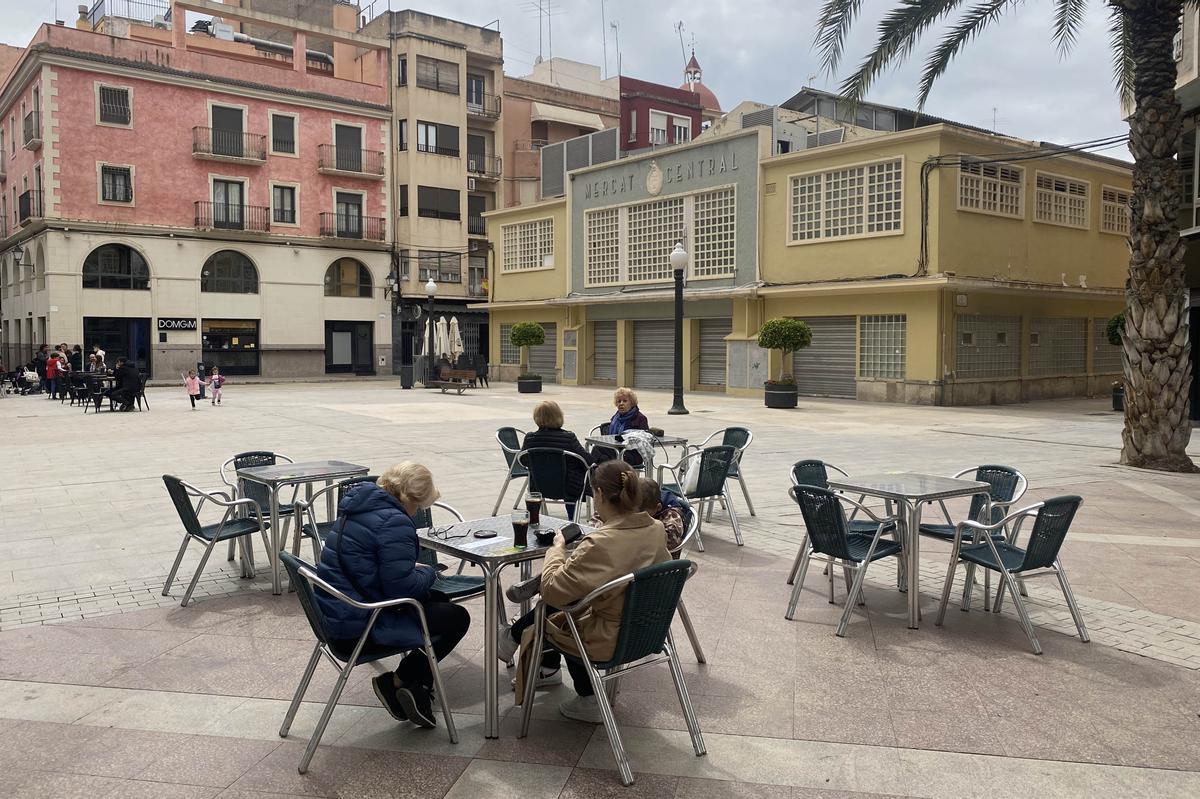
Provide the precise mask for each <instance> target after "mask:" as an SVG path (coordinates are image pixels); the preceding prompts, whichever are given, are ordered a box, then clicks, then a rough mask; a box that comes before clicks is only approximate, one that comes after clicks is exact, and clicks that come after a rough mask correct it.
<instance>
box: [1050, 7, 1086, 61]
mask: <svg viewBox="0 0 1200 799" xmlns="http://www.w3.org/2000/svg"><path fill="white" fill-rule="evenodd" d="M1087 5H1088V0H1055V7H1054V43H1055V44H1056V45H1058V54H1059V56H1060V57H1065V56H1066V55H1067V54H1068V53H1070V52H1071V48H1072V47H1074V46H1075V39H1076V38H1077V37H1078V36H1079V29H1080V28H1082V27H1083V17H1084V12H1086V11H1087Z"/></svg>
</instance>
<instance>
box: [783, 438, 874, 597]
mask: <svg viewBox="0 0 1200 799" xmlns="http://www.w3.org/2000/svg"><path fill="white" fill-rule="evenodd" d="M809 460H815V459H809ZM804 462H805V461H796V462H795V463H793V464H792V468H791V469H789V470H788V479H789V480H791V481H792V487H793V488H795V487H796V486H798V485H801V483H800V481H799V480H797V479H796V467H797V466H799V465H800V464H801V463H804ZM821 466H822V467H824V469H825V470H826V471H828V470H830V469H833V470H834V471H835V472H837V473H838V474H840V475H841V476H842V477H849V476H850V475H848V474H846V473H845V472H843V471H842V470H841V469H839V468H838V467H836V466H834V465H833V464H832V463H826V462H825V461H821ZM817 488H829V483H826V484H825V485H823V486H817ZM858 501H859V502H862V501H863V497H859V498H858ZM856 515H858V509H857V508H855V509H854V515H852V516H851V517H850V518H851V519H853V518H854V516H856ZM807 551H808V529H807V528H806V529H805V530H804V538H802V539H801V540H800V549H799V550H798V551H797V552H796V559H795V560H793V561H792V570H791V572H789V573H788V579H787V584H788V585H794V584H795V582H796V575H797V574H798V573H799V572H800V561H801V560H802V559H803V558H804V553H805V552H807ZM828 573H829V567H828V566H826V568H825V571H824V572H822V574H828Z"/></svg>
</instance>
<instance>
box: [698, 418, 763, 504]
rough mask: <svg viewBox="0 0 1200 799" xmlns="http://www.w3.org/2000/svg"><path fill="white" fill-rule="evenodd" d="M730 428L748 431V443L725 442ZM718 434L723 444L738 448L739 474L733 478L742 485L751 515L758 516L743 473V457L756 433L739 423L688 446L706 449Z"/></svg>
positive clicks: (736, 460) (736, 466)
mask: <svg viewBox="0 0 1200 799" xmlns="http://www.w3.org/2000/svg"><path fill="white" fill-rule="evenodd" d="M730 430H742V431H744V432H745V433H746V443H745V444H743V445H741V446H740V447H739V446H737V445H736V444H725V433H726V432H728V431H730ZM718 435H719V436H721V443H722V444H725V445H726V446H729V447H733V448H734V449H735V450H737V457H736V458H735V459H734V464H735V468H736V469H737V474H735V475H734V476H733V479H735V480H737V481H738V485H740V486H741V487H742V496H743V497H744V498H745V500H746V507H747V508H748V509H749V510H750V515H751V516H757V515H758V514H757V513H755V512H754V503H753V502H751V501H750V489H749V488H747V487H746V478H745V476H744V475H743V474H742V457H743V456H744V455H745V454H746V450H748V449H750V445H751V444H753V443H754V433H753V432H752V431H751V430H750V428H748V427H741V426H738V425H733V426H730V427H722V428H721V429H720V430H718V431H716V432H715V433H712V434H711V435H709V437H708V438H706V439H704V440H703V441H701V442H700V443H699V444H690V445H689V446H688V449H704V448H705V447H707V446H708V442H709V441H712V440H713V439H714V438H716V437H717V436H718ZM708 520H709V521H710V522H711V521H712V505H709V507H708Z"/></svg>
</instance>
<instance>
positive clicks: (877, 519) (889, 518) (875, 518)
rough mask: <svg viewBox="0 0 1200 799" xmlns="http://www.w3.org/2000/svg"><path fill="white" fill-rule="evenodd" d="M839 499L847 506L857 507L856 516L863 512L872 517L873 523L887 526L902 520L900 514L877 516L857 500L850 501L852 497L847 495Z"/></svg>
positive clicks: (840, 496)
mask: <svg viewBox="0 0 1200 799" xmlns="http://www.w3.org/2000/svg"><path fill="white" fill-rule="evenodd" d="M837 498H838V500H839V501H841V502H845V503H846V504H847V505H853V506H854V507H855V513H856V514H857V513H858V511H862V512H863V513H865V514H867V515H868V516H870V517H871V521H873V522H876V523H878V524H887V523H888V522H895V521H898V520H899V518H900V516H899V514H894V515H892V516H876V515H875V513H874V512H872V510H871V509H870V508H868V507H867V506H866V505H864V504H862V503H861V502H858V501H857V500H853V499H850V497H848V496H846V495H845V494H838V495H837Z"/></svg>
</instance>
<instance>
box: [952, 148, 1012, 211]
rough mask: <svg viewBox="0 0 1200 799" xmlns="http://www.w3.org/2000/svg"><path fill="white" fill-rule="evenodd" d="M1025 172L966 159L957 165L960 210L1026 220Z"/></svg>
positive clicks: (1006, 166) (1005, 165)
mask: <svg viewBox="0 0 1200 799" xmlns="http://www.w3.org/2000/svg"><path fill="white" fill-rule="evenodd" d="M1024 185H1025V170H1023V169H1021V168H1020V167H1015V166H1009V165H1008V164H984V163H980V162H978V161H974V160H971V159H968V158H964V159H962V160H961V161H960V162H959V165H958V207H959V208H961V209H963V210H964V211H979V212H980V213H985V214H996V215H997V216H1011V217H1016V218H1018V219H1019V218H1021V217H1023V216H1024V197H1023V194H1024Z"/></svg>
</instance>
